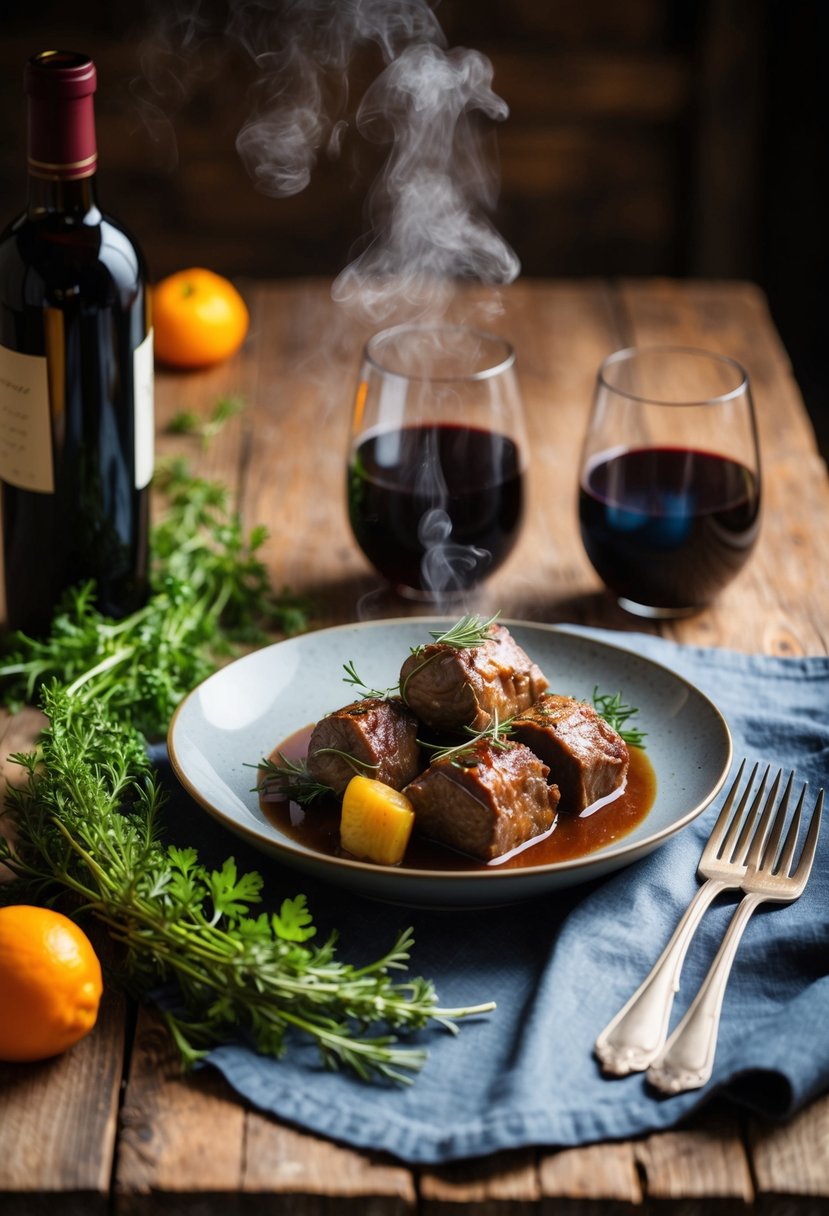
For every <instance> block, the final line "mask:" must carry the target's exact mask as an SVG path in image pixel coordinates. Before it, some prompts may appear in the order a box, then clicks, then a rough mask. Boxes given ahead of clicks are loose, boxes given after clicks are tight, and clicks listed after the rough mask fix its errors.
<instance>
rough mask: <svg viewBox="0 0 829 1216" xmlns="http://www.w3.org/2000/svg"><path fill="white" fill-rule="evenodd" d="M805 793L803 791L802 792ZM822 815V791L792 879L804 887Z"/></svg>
mask: <svg viewBox="0 0 829 1216" xmlns="http://www.w3.org/2000/svg"><path fill="white" fill-rule="evenodd" d="M804 792H805V791H804ZM822 815H823V790H821V791H820V793H819V794H818V796H817V802H816V803H815V809H814V811H813V812H812V822H811V823H810V824H809V831H808V832H807V833H806V840H805V841H804V844H803V852H802V853H801V855H800V861H799V862H798V863H797V869H796V870H795V872H794V874H793V875H792V878H793V879H794V880H795V881H796V882H798V883H802V885H803V886H805V885H806V881H807V879H808V877H809V875H810V874H811V872H812V862H813V861H814V860H815V850H816V849H817V838H818V836H819V835H820V820H821V817H822Z"/></svg>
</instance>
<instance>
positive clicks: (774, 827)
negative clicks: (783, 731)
mask: <svg viewBox="0 0 829 1216" xmlns="http://www.w3.org/2000/svg"><path fill="white" fill-rule="evenodd" d="M780 775H781V777H782V775H783V770H782V769H781V770H780ZM793 782H794V773H789V779H788V781H787V782H786V788H785V790H784V791H783V797H782V798H781V799H780V805H779V806H778V808H777V810H776V811H775V813H774V819H773V820H772V823H771V830H770V832H769V834H768V837H767V838H766V843H765V845H764V846H763V852H762V855H761V858H760V860H759V861H758V863H757V864H758V866H760V867H761V868H762V869H764V870H771V871H772V873H775V874H776V873H780V872H781V871H782V872H783V873H787V871H784V870H782V865H781V862H782V857H781V856H779V855H778V854H779V852H780V840H781V838H782V836H783V828H784V827H785V826H786V814H787V812H788V809H789V799H790V798H791V793H792V784H793ZM792 828H793V829H794V831H792ZM799 829H800V804H798V810H797V811H795V813H794V815H793V816H792V823H791V827H790V828H789V834H788V836H787V837H786V846H785V847H786V848H788V846H789V844H791V852H790V854H789V860H790V861H791V854H792V853H794V846H795V842H796V840H797V833H798V831H799ZM784 851H785V850H784Z"/></svg>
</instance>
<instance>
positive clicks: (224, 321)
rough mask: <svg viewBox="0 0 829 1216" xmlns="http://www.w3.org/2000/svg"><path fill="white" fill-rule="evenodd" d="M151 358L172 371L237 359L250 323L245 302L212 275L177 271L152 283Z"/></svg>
mask: <svg viewBox="0 0 829 1216" xmlns="http://www.w3.org/2000/svg"><path fill="white" fill-rule="evenodd" d="M152 297H153V330H154V334H155V336H154V344H155V355H156V358H157V359H158V360H159V361H160V362H161V363H167V364H169V365H170V366H171V367H184V368H187V367H189V368H193V367H209V366H210V365H211V364H213V363H221V361H222V360H223V359H228V358H230V356H231V355H233V354H235V353H236V351H237V350H238V349H239V347H240V346H241V345H242V343H243V342H244V340H245V335H246V334H247V332H248V324H249V322H250V317H249V315H248V310H247V306H246V304H245V301H244V300H243V299H242V297H241V296H240V295H239V292H238V291H237V290H236V288H235V287H234V286H233V284H232V283H231V282H230V281H229V280H228V279H224V278H222V276H221V275H219V274H214V273H213V271H212V270H203V269H201V268H195V269H192V270H179V271H177V272H176V273H175V274H171V275H169V276H168V277H167V278H166V279H162V280H161V281H160V282H159V283H156V285H155V287H154V288H153V292H152Z"/></svg>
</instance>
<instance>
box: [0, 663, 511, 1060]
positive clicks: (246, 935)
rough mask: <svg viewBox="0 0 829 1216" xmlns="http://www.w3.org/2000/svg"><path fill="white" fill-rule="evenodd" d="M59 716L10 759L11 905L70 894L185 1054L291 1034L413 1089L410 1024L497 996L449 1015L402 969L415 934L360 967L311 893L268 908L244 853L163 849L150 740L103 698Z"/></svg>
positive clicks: (50, 694) (1, 855)
mask: <svg viewBox="0 0 829 1216" xmlns="http://www.w3.org/2000/svg"><path fill="white" fill-rule="evenodd" d="M41 704H42V708H43V710H44V712H45V713H46V715H47V716H48V719H49V725H48V727H47V729H46V731H45V733H44V735H43V737H42V739H41V743H40V746H39V748H38V749H37V750H36V751H33V752H30V753H27V754H20V755H16V756H14V757H13V758H12V759H13V761H14V762H15V763H16V764H18V765H20V766H21V767H22V770H23V773H24V775H25V779H24V781H23V783H22V784H21V785H19V786H12V785H10V786H8V787H7V794H6V806H7V810H8V812H9V813H11V814H12V815H13V817H14V826H15V844H14V845H12V843H11V842H10V841H9V840H6V839H2V838H0V862H2V863H4V864H5V865H6V866H8V867H9V869H10V870H11V872H12V874H13V876H14V878H13V880H12V881H11V882H7V883H3V884H0V902H5V903H16V902H21V901H22V900H27V901H29V902H32V901H33V900H34V899H36V900H39V901H40V902H50V903H51V902H54V901H55V900H56V899H57V898H58V897H59V896H60V895H69V896H70V897H71V900H72V904H73V905H74V906H78V905H80V907H81V908H82V909H83V910H84V912H85V913H87V914H88V915H91V916H93V917H95V918H96V919H97V920H99V921H100V922H102V923H103V924H104V925H105V926H106V927H107V928H108V930H109V933H110V936H111V937H112V938H113V939H114V941H115V942H116V943H117V944H119V945H120V947H121V959H120V973H121V976H122V979H123V981H124V984H125V986H126V987H127V988H128V990H129V991H131V992H132V993H133V994H134V995H136V996H138V997H140V998H143V999H145V1000H152V999H153V996H154V994H157V993H158V992H159V988H160V986H161V985H164V986H165V989H164V993H165V997H164V1007H163V1008H162V1010H161V1013H162V1016H163V1018H164V1020H165V1021H166V1023H167V1025H168V1026H169V1028H170V1031H171V1033H172V1035H173V1038H174V1040H175V1042H176V1044H177V1046H178V1049H179V1051H180V1053H181V1056H182V1059H183V1061H184V1063H185V1064H187V1065H191V1064H193V1063H195V1062H196V1061H197V1060H199V1059H201V1058H202V1057H203V1056H204V1055H205V1053H206V1052H207V1051H209V1049H210V1048H211V1047H212V1046H214V1045H216V1044H218V1043H223V1042H227V1041H228V1040H229V1039H232V1038H235V1037H238V1036H239V1035H243V1036H244V1035H247V1036H250V1038H251V1039H252V1041H253V1043H254V1044H255V1046H256V1047H257V1049H258V1050H259V1051H260V1052H263V1053H264V1054H267V1055H271V1056H275V1057H280V1056H282V1055H284V1053H285V1052H286V1051H287V1050H288V1048H289V1045H290V1043H291V1041H292V1040H293V1038H294V1037H295V1036H297V1035H299V1036H300V1037H301V1038H304V1039H306V1040H310V1041H312V1042H314V1043H315V1044H316V1046H317V1048H318V1050H319V1052H320V1056H321V1058H322V1060H323V1062H324V1063H325V1064H326V1065H327V1066H329V1067H331V1068H338V1067H345V1068H348V1069H350V1070H351V1071H353V1072H354V1073H356V1074H357V1076H359V1077H361V1078H364V1079H366V1080H369V1079H372V1078H375V1077H384V1078H388V1079H390V1080H393V1081H398V1082H403V1083H407V1082H408V1081H410V1080H411V1074H412V1073H413V1072H416V1071H417V1069H419V1068H420V1067H421V1065H422V1063H423V1060H424V1056H425V1052H424V1050H423V1048H422V1046H418V1045H407V1044H403V1043H401V1042H399V1041H398V1034H400V1033H407V1032H411V1031H416V1030H418V1029H421V1028H423V1027H426V1026H428V1025H429V1024H430V1023H439V1024H440V1025H442V1026H444V1027H446V1028H448V1029H450V1030H453V1031H455V1030H456V1029H457V1027H456V1025H455V1022H456V1020H457V1019H459V1018H463V1017H467V1016H470V1015H472V1014H479V1013H484V1012H487V1011H489V1010H490V1009H492V1008H493V1006H492V1004H485V1005H479V1006H473V1007H469V1008H458V1009H444V1008H441V1007H440V1006H439V1004H438V1000H437V996H436V993H435V990H434V987H433V985H432V984H431V982H429V981H427V980H425V979H421V978H418V977H411V978H405V979H396V978H393V977H394V975H395V974H396V973H399V972H402V971H405V970H406V969H407V964H408V962H409V958H410V951H411V947H412V945H413V937H412V932H411V930H410V929H406V930H404V931H403V932H402V933H400V934H399V935H398V936H397V938H396V940H394V941H393V942H392V945H391V946H390V948H389V949H388V951H387V952H386V953H384V954H383V955H382V956H381V957H380V958H378V959H376V960H375V961H374V962H372V963H369V964H367V965H365V966H361V967H355V966H353V965H351V964H349V963H346V962H344V961H342V960H341V959H340V958H338V956H337V949H336V947H337V939H336V935H335V934H331V935H330V936H329V937H328V938H326V940H324V941H322V942H320V943H319V944H314V943H313V942H312V941H311V939H312V938H313V937H314V936H315V934H316V929H315V926H314V924H313V921H312V917H311V914H310V912H309V910H308V908H307V905H306V901H305V897H304V896H302V895H298V896H296V897H295V898H291V899H284V900H283V901H282V903H281V904H280V906H279V909H278V911H275V912H274V911H272V912H267V911H261V910H258V908H257V905H258V904H259V903H260V900H261V893H262V885H263V883H262V878H261V876H260V875H259V874H258V873H256V872H248V873H239V871H238V869H237V867H236V863H235V861H234V860H233V858H228V859H227V860H226V861H225V862H224V863H223V865H222V866H221V868H220V869H214V870H211V869H208V868H207V867H206V866H205V865H203V864H202V863H201V861H200V860H199V856H198V853H197V851H196V850H195V849H193V848H179V847H176V846H174V845H169V844H165V843H163V841H162V839H161V822H160V816H159V812H160V810H161V808H162V803H163V795H162V793H161V789H160V787H159V784H158V781H157V777H156V774H155V773H154V771H153V770H152V768H151V765H150V762H149V760H148V758H147V755H146V751H145V747H144V741H143V739H142V737H141V735H140V734H139V733H138V732H137V731H136V730H135V729H134V728H133V727H131V726H129V725H128V724H126V723H124V722H123V721H121V720H117V719H116V718H114V717H113V716H112V715H111V714H110V713H109V712H108V711H107V709H106V707H105V706H104V705H103V704H102V703H100V702H98V701H86V700H81V699H79V698H78V697H77V696H69V695H68V694H67V692H66V690H65V689H60V688H59V687H58V686H57V685H56V684H53V685H50V686H48V687H46V688H45V689H44V692H43V696H42V702H41Z"/></svg>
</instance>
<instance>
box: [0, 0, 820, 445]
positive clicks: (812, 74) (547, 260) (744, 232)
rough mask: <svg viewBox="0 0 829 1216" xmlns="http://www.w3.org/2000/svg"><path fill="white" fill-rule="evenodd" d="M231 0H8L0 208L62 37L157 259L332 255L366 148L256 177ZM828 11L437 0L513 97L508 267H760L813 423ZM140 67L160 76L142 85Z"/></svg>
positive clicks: (503, 92) (571, 271)
mask: <svg viewBox="0 0 829 1216" xmlns="http://www.w3.org/2000/svg"><path fill="white" fill-rule="evenodd" d="M276 3H277V0H272V2H271V3H270V4H269V5H266V7H271V8H273V7H274V5H275V4H276ZM253 7H255V6H253ZM226 9H227V4H226V3H225V4H223V3H221V2H220V0H202V3H201V4H200V5H196V4H195V0H194V2H193V3H192V4H189V5H186V4H185V5H183V4H181V3H180V2H179V0H175V3H174V2H173V0H157V7H156V8H155V10H154V9H153V7H152V5H151V4H150V3H149V2H148V0H130V2H127V0H109V2H104V0H74V3H73V4H72V5H71V6H70V5H66V4H65V3H57V2H54V0H40V3H39V4H38V5H37V8H36V9H35V8H34V7H33V6H32V5H30V4H27V3H22V2H21V0H5V2H4V3H3V4H2V6H0V11H2V14H3V23H2V42H0V68H1V69H2V70H0V140H2V142H1V143H0V149H2V152H0V156H1V157H2V159H1V160H0V166H2V175H1V176H0V213H2V214H5V215H11V214H13V213H14V211H15V210H16V209H17V208H18V207H19V205H20V202H21V200H22V198H23V196H24V191H25V167H24V159H25V156H24V147H25V116H24V115H25V112H24V105H23V99H22V95H21V73H22V64H23V62H24V60H25V58H26V57H27V55H28V54H30V53H32V51H34V50H37V49H42V48H44V47H45V46H46V45H47V44H48V45H58V44H61V43H62V44H64V45H71V46H73V47H76V48H78V49H83V50H88V51H89V52H90V53H91V54H92V55H93V56H94V57H95V59H96V61H97V63H98V68H99V78H100V84H99V92H98V100H97V116H98V133H99V151H100V158H101V161H100V163H101V168H100V175H99V176H100V187H101V196H102V202H103V203H104V205H105V206H107V207H108V208H109V209H110V210H112V211H113V213H115V214H117V215H118V216H119V217H120V218H121V219H122V220H124V221H125V222H126V223H127V224H128V226H129V227H131V228H132V229H133V231H134V232H135V233H136V234H137V236H138V237H139V240H140V241H141V243H142V245H143V247H144V249H145V251H146V253H147V255H148V259H149V262H150V267H151V271H152V273H153V275H154V276H155V277H160V276H162V275H164V274H166V273H168V272H169V271H171V270H174V269H177V268H180V267H183V266H186V265H198V264H201V265H208V266H211V267H212V268H214V269H216V270H219V271H221V272H224V273H226V274H228V275H245V274H253V275H258V274H262V275H277V276H282V275H303V274H317V273H321V274H332V275H333V274H335V273H337V271H339V270H340V269H342V268H343V267H344V266H345V265H346V264H347V263H348V261H349V260H350V258H351V257H352V255H353V252H354V250H355V248H356V247H357V246H358V245H359V242H360V240H361V238H362V237H363V236H364V234H365V232H366V217H365V201H366V197H367V194H368V190H369V187H370V185H371V183H372V181H373V180H374V179H375V177H376V175H377V173H378V171H379V170H380V167H381V164H382V158H383V155H384V149H382V148H379V147H377V146H374V145H371V144H369V143H367V142H366V141H365V140H364V139H363V138H362V137H361V136H360V135H359V134H358V133H357V132H356V131H355V128H354V125H353V122H351V121H349V123H348V125H347V127H346V128H345V134H344V137H343V139H342V145H341V151H340V155H339V157H338V158H336V159H333V158H330V157H328V156H326V155H325V154H324V153H323V154H322V155H321V156H320V158H319V160H318V163H317V166H316V169H315V171H314V174H313V176H312V179H311V182H310V184H309V185H308V187H307V188H306V189H305V190H304V191H303V192H302V193H301V194H299V195H297V196H295V197H293V198H281V199H280V198H273V197H268V196H266V195H265V194H263V193H260V192H259V191H257V189H256V188H255V185H254V183H253V181H252V180H251V178H250V176H249V175H248V173H247V172H246V170H245V169H244V167H243V165H242V163H241V161H240V158H239V156H238V154H237V152H236V148H235V139H236V135H237V132H238V131H239V129H240V128H241V127H242V125H243V123H244V122H245V119H246V118H247V116H248V114H249V113H250V109H251V101H252V94H251V87H252V85H253V81H254V74H253V72H252V68H251V61H250V58H249V57H248V56H247V55H246V54H244V53H242V52H241V51H240V50H239V49H238V47H237V46H234V45H231V44H230V43H229V42H228V40H227V39H226V38H222V37H220V36H219V33H218V31H219V30H220V29H221V27H222V24H223V17H224V14H225V10H226ZM183 10H184V11H186V10H189V11H190V12H195V11H196V10H198V11H199V13H200V14H201V16H202V17H203V18H204V21H205V24H204V25H203V27H202V28H200V29H199V30H195V29H194V28H193V27H192V26H191V27H190V31H189V34H190V41H189V46H188V49H187V50H186V52H185V53H183V54H179V55H176V56H163V55H160V54H159V49H158V38H157V35H158V30H159V25H160V16H159V15H166V17H167V18H169V17H170V15H171V14H172V13H174V12H180V11H183ZM827 10H829V5H824V4H822V3H821V0H442V3H440V4H437V5H436V13H437V15H438V16H439V19H440V22H441V24H442V26H443V29H444V31H445V33H446V35H447V39H448V42H449V45H450V46H467V47H474V48H476V49H478V50H480V51H481V52H483V53H484V54H485V55H486V56H487V57H488V58H489V59H490V60H491V62H492V64H493V67H494V73H495V74H494V88H495V91H496V92H497V93H498V94H499V95H500V96H501V97H502V98H504V100H505V101H506V102H507V103H508V105H509V109H510V116H509V118H508V119H507V120H506V121H505V122H504V123H502V124H499V125H498V127H497V131H495V133H494V135H492V136H491V137H490V141H491V148H492V149H493V150H494V151H495V152H496V153H497V157H498V160H499V166H500V179H501V186H500V193H499V198H498V204H497V209H496V211H495V213H494V215H493V219H494V222H495V223H496V225H497V227H498V229H499V231H500V232H501V233H502V235H503V236H504V237H505V239H506V240H507V241H508V242H509V243H510V244H511V245H512V247H513V248H514V249H515V251H516V252H517V254H518V256H519V258H520V260H521V263H522V267H523V273H524V274H528V275H551V276H558V275H576V276H578V275H594V274H598V275H606V274H611V275H613V274H644V275H650V274H667V275H679V276H684V275H710V276H717V277H747V278H752V279H755V280H756V281H759V282H760V283H761V284H762V285H763V286H764V287H765V288H766V290H767V291H768V292H769V294H770V297H771V301H772V306H773V310H774V312H775V317H776V319H777V321H778V325H779V326H780V328H781V330H782V332H783V336H784V339H785V340H786V342H787V345H788V346H789V349H790V352H791V353H792V355H793V357H794V359H795V366H796V369H797V371H798V374H799V376H800V378H801V383H802V385H803V387H804V390H805V391H806V393H807V396H808V398H809V401H810V404H811V405H812V408H813V411H814V415H815V418H816V422H817V424H818V426H819V428H820V429H821V431H822V429H823V426H824V422H823V419H824V416H825V414H826V413H827V406H826V377H825V376H824V374H823V361H824V360H823V354H822V351H823V345H824V343H823V333H824V332H825V330H824V327H825V324H826V315H825V314H826V309H825V306H824V304H823V294H824V287H823V284H824V283H825V273H824V272H825V270H826V269H827V267H826V250H827V239H826V236H825V227H826V225H825V222H824V218H823V213H822V199H821V196H820V194H819V190H818V185H817V183H818V181H819V180H820V174H821V172H822V169H823V165H822V162H823V160H825V144H824V138H823V137H824V125H823V118H824V116H825V104H824V103H825V89H826V86H825V84H824V79H825V76H826V72H825V69H824V67H823V66H822V62H821V61H822V57H823V56H824V55H825V49H826V46H827V45H829V43H827V35H829V13H827ZM181 28H182V27H180V29H181ZM148 47H153V48H154V49H153V50H152V53H149V52H148ZM379 67H380V59H379V57H378V55H377V54H376V53H375V52H373V51H372V50H371V49H364V50H363V51H361V52H360V53H359V54H358V55H357V56H356V57H355V59H354V60H353V62H352V69H351V79H350V90H351V91H350V95H349V101H348V105H347V107H346V110H345V111H344V117H345V118H346V119H348V120H350V119H353V113H354V109H355V107H356V104H357V102H358V101H359V98H360V96H361V94H362V91H363V89H364V88H365V87H366V85H367V83H369V82H370V80H371V79H372V78H373V77H374V76H375V75H376V74H377V71H378V69H379ZM160 70H161V71H160ZM159 72H160V74H161V76H162V78H163V89H162V91H161V93H159V92H157V91H155V92H154V91H153V90H152V89H151V88H150V87H149V84H148V75H149V74H150V73H155V74H159Z"/></svg>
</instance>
